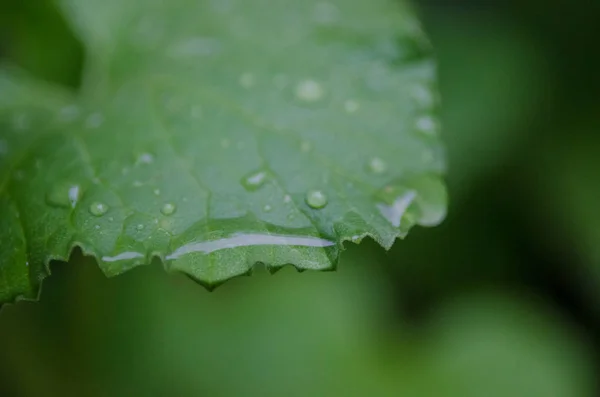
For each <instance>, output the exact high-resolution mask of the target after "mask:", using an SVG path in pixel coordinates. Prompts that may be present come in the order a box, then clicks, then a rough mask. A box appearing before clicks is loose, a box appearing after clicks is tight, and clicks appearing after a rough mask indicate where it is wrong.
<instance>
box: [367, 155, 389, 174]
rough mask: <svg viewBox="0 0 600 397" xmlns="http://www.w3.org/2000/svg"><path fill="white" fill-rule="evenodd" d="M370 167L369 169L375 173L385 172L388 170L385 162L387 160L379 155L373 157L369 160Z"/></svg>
mask: <svg viewBox="0 0 600 397" xmlns="http://www.w3.org/2000/svg"><path fill="white" fill-rule="evenodd" d="M368 168H369V171H371V172H372V173H374V174H383V173H384V172H385V171H387V165H386V164H385V161H383V160H382V159H380V158H379V157H373V158H372V159H371V160H369V164H368Z"/></svg>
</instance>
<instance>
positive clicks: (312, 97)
mask: <svg viewBox="0 0 600 397" xmlns="http://www.w3.org/2000/svg"><path fill="white" fill-rule="evenodd" d="M295 93H296V97H297V98H298V99H300V100H302V101H305V102H316V101H318V100H319V99H321V98H322V97H323V95H325V90H324V89H323V87H322V86H321V84H319V83H317V82H316V81H314V80H310V79H309V80H303V81H301V82H300V83H298V85H296V89H295Z"/></svg>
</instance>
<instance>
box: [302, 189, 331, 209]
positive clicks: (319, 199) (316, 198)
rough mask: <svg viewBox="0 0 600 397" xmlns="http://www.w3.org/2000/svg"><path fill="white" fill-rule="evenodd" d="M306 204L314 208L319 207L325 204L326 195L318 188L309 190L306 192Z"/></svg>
mask: <svg viewBox="0 0 600 397" xmlns="http://www.w3.org/2000/svg"><path fill="white" fill-rule="evenodd" d="M306 204H308V206H309V207H311V208H314V209H320V208H323V207H325V206H326V205H327V196H326V195H325V193H323V192H322V191H320V190H311V191H309V192H308V193H306Z"/></svg>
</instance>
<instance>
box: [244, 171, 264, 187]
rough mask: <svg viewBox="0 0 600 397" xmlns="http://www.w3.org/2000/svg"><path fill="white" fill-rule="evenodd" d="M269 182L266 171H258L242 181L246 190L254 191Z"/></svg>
mask: <svg viewBox="0 0 600 397" xmlns="http://www.w3.org/2000/svg"><path fill="white" fill-rule="evenodd" d="M266 180H267V173H266V172H265V171H256V172H253V173H251V174H250V175H248V176H246V177H244V178H243V179H242V185H243V186H244V187H245V188H246V190H249V191H254V190H257V189H258V188H260V187H261V186H262V185H264V183H265V181H266Z"/></svg>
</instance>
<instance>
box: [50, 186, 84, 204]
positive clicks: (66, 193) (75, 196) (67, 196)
mask: <svg viewBox="0 0 600 397" xmlns="http://www.w3.org/2000/svg"><path fill="white" fill-rule="evenodd" d="M80 198H81V188H80V187H79V185H76V184H72V183H59V184H57V185H55V186H53V187H52V189H50V190H49V191H48V192H47V193H46V203H47V204H49V205H51V206H53V207H63V208H69V207H71V208H75V206H76V205H77V202H78V201H79V199H80Z"/></svg>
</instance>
